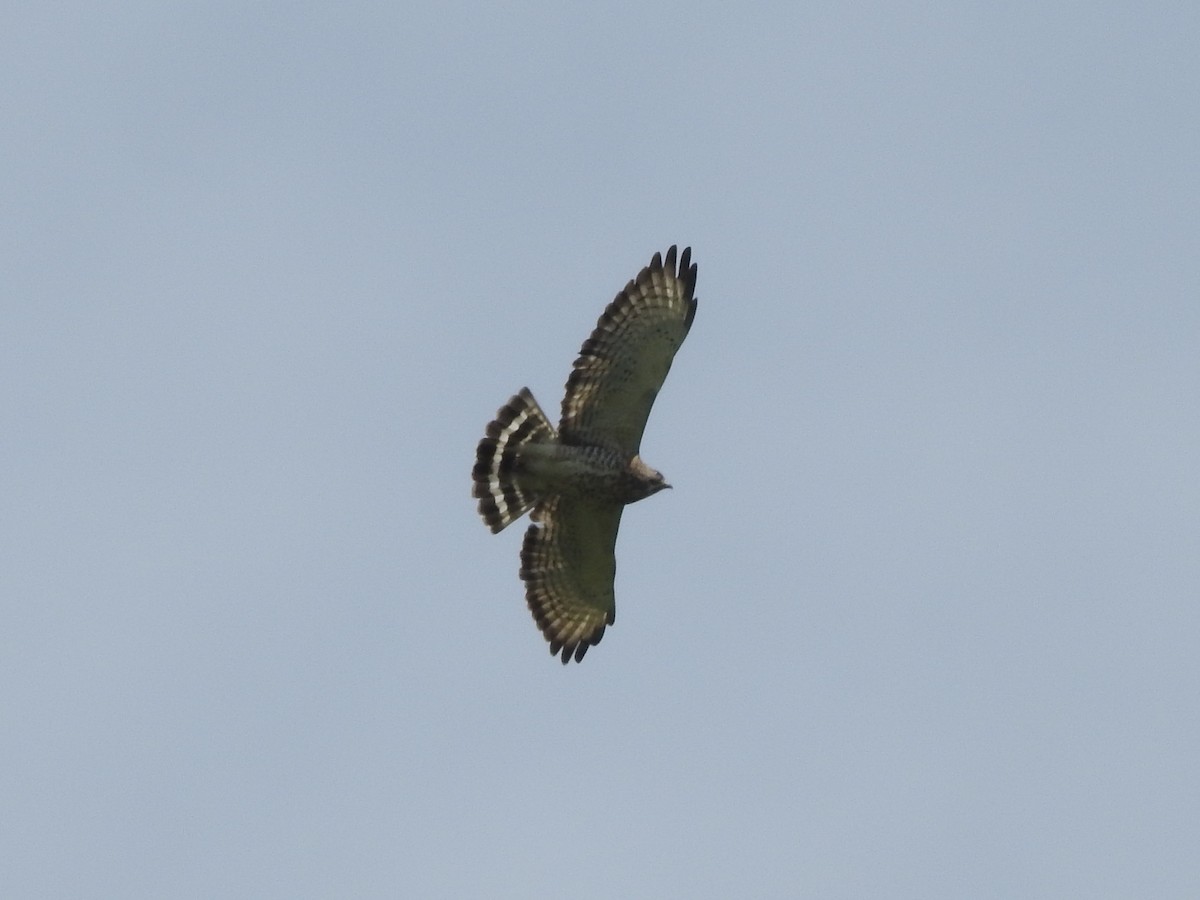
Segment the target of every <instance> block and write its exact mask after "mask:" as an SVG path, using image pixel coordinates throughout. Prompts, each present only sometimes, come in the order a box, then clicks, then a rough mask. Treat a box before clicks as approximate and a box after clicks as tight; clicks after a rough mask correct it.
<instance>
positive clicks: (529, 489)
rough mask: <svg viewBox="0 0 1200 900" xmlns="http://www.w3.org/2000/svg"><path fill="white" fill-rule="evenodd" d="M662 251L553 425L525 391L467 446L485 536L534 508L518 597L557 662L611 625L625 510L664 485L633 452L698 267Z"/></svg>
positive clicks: (589, 345)
mask: <svg viewBox="0 0 1200 900" xmlns="http://www.w3.org/2000/svg"><path fill="white" fill-rule="evenodd" d="M675 256H676V254H675V247H671V249H670V250H668V251H667V256H666V260H665V261H664V260H663V258H662V256H661V255H659V254H658V253H655V254H654V258H653V259H652V260H650V265H648V266H647V267H646V268H644V269H642V271H641V272H639V273H638V276H637V278H635V279H634V280H632V281H630V282H629V284H627V285H626V286H625V289H624V290H623V291H621V292H620V293H619V294H617V296H616V299H615V300H613V302H612V303H610V304H609V305H608V308H607V309H605V310H604V314H603V315H602V316H600V320H599V321H598V322H597V323H596V329H595V330H594V331H593V332H592V336H591V337H589V338H588V339H587V340H586V341H585V342H584V344H583V349H582V350H581V351H580V353H579V358H578V359H577V360H575V366H574V368H573V369H572V371H571V375H570V377H569V378H568V379H567V393H566V396H565V397H564V398H563V403H562V419H561V421H560V422H559V425H558V431H557V432H556V431H555V430H554V426H553V425H551V424H550V420H549V419H547V418H546V414H545V413H544V412H542V409H541V407H539V406H538V403H537V401H536V400H534V399H533V394H531V393H530V392H529V389H528V388H522V389H521V391H520V392H519V393H517V394H515V395H514V396H513V397H512V399H510V400H509V401H508V403H506V404H505V405H504V406H502V407H500V410H499V411H498V412H497V413H496V418H495V420H494V421H493V422H491V423H490V424H489V425H488V427H487V436H486V437H485V438H484V439H483V440H481V441H480V442H479V447H478V449H477V450H476V453H475V468H474V470H473V471H472V477H473V478H474V490H473V494H474V496H475V497H476V498H477V499H478V500H479V514H480V515H481V516H483V520H484V522H485V523H486V524H487V525H488V527H489V528H491V529H492V531H493V532H497V531H500V530H501V529H503V528H505V527H506V526H507V525H508V524H509V523H511V522H513V521H514V520H516V519H518V518H520V517H521V516H522V515H524V514H525V513H526V512H529V511H530V510H531V509H532V510H533V512H532V513H531V515H530V520H531V521H532V522H533V524H531V525H530V526H529V530H528V531H526V532H525V542H524V545H523V546H522V548H521V580H522V581H524V582H525V599H526V602H527V603H528V604H529V609H530V611H531V612H532V613H533V618H534V620H535V621H536V622H537V625H538V628H540V629H541V631H542V634H543V635H544V636H545V638H546V640H547V641H549V642H550V652H551V653H553V654H558V653H560V652H561V655H562V661H563V663H566V662H568V661H569V660H571V659H572V658H574V659H575V661H576V662H578V661H579V660H581V659H583V655H584V654H585V653H586V652H587V649H588V647H590V646H592V645H593V644H598V643H600V639H601V638H602V637H603V636H604V629H605V627H606V626H608V625H611V624H613V621H614V620H615V617H616V604H615V600H614V597H613V578H614V576H615V575H616V569H617V563H616V558H615V548H616V542H617V528H618V527H619V525H620V523H621V512H622V510H623V509H624V507H625V506H626V505H627V504H629V503H634V502H636V501H638V500H641V499H643V498H644V497H649V496H650V495H651V494H655V493H657V492H658V491H661V490H662V489H663V488H667V487H670V485H669V484H667V483H666V481H665V480H664V479H663V476H662V474H661V473H659V472H656V471H655V470H654V469H651V468H650V467H649V466H647V465H646V464H645V463H644V462H642V459H641V457H640V456H639V455H638V451H639V449H640V446H641V442H642V432H643V431H644V430H645V428H646V419H647V418H648V417H649V415H650V407H651V406H652V405H653V404H654V398H655V397H656V396H657V395H658V391H659V388H661V387H662V384H663V381H664V380H665V379H666V377H667V372H668V371H669V370H670V368H671V361H672V360H673V359H674V358H675V351H677V350H678V349H679V346H680V345H681V344H682V343H683V339H684V338H685V337H687V333H688V329H689V328H691V326H692V318H693V317H694V316H695V315H696V298H695V297H694V296H693V294H694V291H695V288H696V266H695V264H694V263H692V261H691V256H692V251H691V248H690V247H689V248H687V249H685V250H684V251H683V253H682V254H680V256H679V266H678V269H677V268H676V265H675Z"/></svg>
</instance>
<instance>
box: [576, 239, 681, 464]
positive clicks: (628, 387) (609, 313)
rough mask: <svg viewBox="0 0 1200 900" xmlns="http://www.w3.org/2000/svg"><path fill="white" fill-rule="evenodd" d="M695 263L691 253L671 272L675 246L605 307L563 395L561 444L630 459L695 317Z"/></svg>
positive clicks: (644, 270)
mask: <svg viewBox="0 0 1200 900" xmlns="http://www.w3.org/2000/svg"><path fill="white" fill-rule="evenodd" d="M695 289H696V266H695V265H694V264H693V263H692V251H691V248H690V247H689V248H687V249H685V250H684V251H683V254H682V255H681V256H680V258H679V268H678V270H676V267H675V247H672V248H671V249H670V250H668V251H667V258H666V261H665V263H664V261H663V259H662V257H661V256H660V255H659V254H657V253H655V254H654V258H653V259H652V260H651V261H650V265H648V266H647V267H646V268H644V269H642V271H641V272H639V273H638V276H637V278H635V279H634V280H633V281H631V282H629V284H627V285H626V286H625V290H623V291H621V293H619V294H617V296H616V299H615V300H613V302H612V303H610V304H609V305H608V308H607V309H606V310H605V311H604V314H603V315H602V316H600V321H599V322H597V323H596V329H595V331H593V332H592V336H591V337H589V338H588V339H587V341H585V342H584V345H583V349H582V350H581V351H580V353H579V358H578V359H577V360H575V368H574V369H573V370H572V372H571V376H570V378H568V379H567V394H566V397H564V398H563V409H562V423H561V426H560V429H559V433H560V436H561V439H562V441H563V442H564V443H567V444H595V445H600V446H606V447H610V448H612V449H614V450H618V451H620V452H621V453H623V454H625V455H627V456H632V455H634V454H636V453H637V452H638V451H639V449H640V447H641V443H642V432H643V431H644V430H645V429H646V419H647V418H649V416H650V407H651V406H653V405H654V398H655V397H656V396H658V391H659V388H661V387H662V384H663V381H665V380H666V377H667V372H668V371H670V368H671V361H672V360H673V359H674V358H675V351H677V350H678V349H679V347H680V345H681V344H682V343H683V339H684V338H685V337H687V333H688V329H689V328H691V327H692V318H693V317H694V316H695V315H696V298H695V297H694V296H693V293H694V291H695Z"/></svg>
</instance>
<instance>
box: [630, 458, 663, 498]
mask: <svg viewBox="0 0 1200 900" xmlns="http://www.w3.org/2000/svg"><path fill="white" fill-rule="evenodd" d="M629 471H630V472H631V473H632V474H633V476H634V480H635V483H636V485H637V487H636V493H637V496H636V497H635V498H634V500H632V501H630V502H634V503H635V502H637V501H638V500H644V499H645V498H647V497H649V496H651V495H653V494H657V493H658V492H659V491H662V490H666V489H667V488H669V487H670V485H669V484H667V479H666V478H664V477H663V473H662V472H659V471H658V470H657V469H652V468H650V467H649V466H648V465H646V464H645V463H644V462H642V458H641V457H640V456H635V457H634V458H633V459H632V460H631V461H630V463H629Z"/></svg>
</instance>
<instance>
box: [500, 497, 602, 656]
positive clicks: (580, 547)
mask: <svg viewBox="0 0 1200 900" xmlns="http://www.w3.org/2000/svg"><path fill="white" fill-rule="evenodd" d="M622 508H623V507H622V506H621V504H619V503H611V502H592V501H588V500H586V499H580V498H576V497H571V498H563V497H554V498H552V499H550V500H547V501H545V502H544V503H541V504H539V505H538V507H537V508H536V509H535V510H534V514H533V519H534V522H535V524H533V525H530V526H529V530H528V531H526V532H525V543H524V545H523V546H522V548H521V579H522V580H523V581H524V582H525V600H526V602H527V603H528V604H529V610H530V612H532V613H533V618H534V619H535V620H536V621H537V625H538V628H540V629H541V631H542V634H543V635H544V636H545V638H546V640H547V641H549V642H550V652H551V653H556V654H557V653H559V652H560V651H561V653H562V661H563V662H564V663H566V662H568V661H569V660H570V659H571V658H572V657H574V659H575V661H576V662H578V661H579V660H581V659H583V654H585V653H586V652H587V649H588V647H590V646H592V645H593V644H598V643H600V639H601V638H602V637H604V629H605V627H606V626H608V625H611V624H612V623H613V622H614V621H615V619H616V601H615V599H614V597H613V579H614V577H615V576H616V573H617V561H616V556H615V550H616V543H617V529H618V527H619V526H620V524H621V510H622Z"/></svg>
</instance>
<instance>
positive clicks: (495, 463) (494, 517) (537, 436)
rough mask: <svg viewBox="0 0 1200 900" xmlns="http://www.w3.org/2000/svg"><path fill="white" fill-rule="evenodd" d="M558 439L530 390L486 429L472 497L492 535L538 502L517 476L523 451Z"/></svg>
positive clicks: (514, 399)
mask: <svg viewBox="0 0 1200 900" xmlns="http://www.w3.org/2000/svg"><path fill="white" fill-rule="evenodd" d="M555 437H557V433H556V432H555V430H554V426H553V425H551V424H550V420H549V419H547V418H546V414H545V413H544V412H542V408H541V407H540V406H538V402H537V401H536V400H534V399H533V394H531V393H530V392H529V388H521V390H520V393H517V394H514V395H513V396H512V397H511V398H510V399H509V401H508V402H507V403H505V404H504V405H503V406H502V407H500V409H499V410H498V411H497V413H496V418H495V419H494V420H493V421H492V422H491V423H490V424H489V425H488V427H487V437H485V438H484V439H483V440H481V441H480V442H479V447H478V448H476V450H475V468H474V469H473V470H472V471H471V476H472V478H474V480H475V487H474V489H473V490H472V492H471V494H472V496H474V497H476V498H477V499H478V500H479V515H481V516H483V521H484V522H485V523H486V524H487V526H488V528H490V529H492V532H493V533H495V532H497V531H501V530H503V529H504V528H505V527H506V526H507V525H508V524H509V523H511V522H513V521H515V520H517V519H519V518H521V516H523V515H525V513H527V512H529V510H530V509H531V508H532V507H533V505H534V504H535V503H537V501H538V498H537V497H536V496H534V495H532V494H530V493H527V492H526V491H524V490H522V488H521V483H520V478H519V477H518V474H517V473H518V471H519V461H520V457H521V447H522V446H523V445H525V444H531V443H537V444H540V443H545V442H548V441H553V440H554V439H555Z"/></svg>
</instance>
